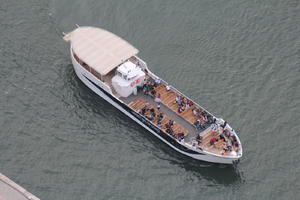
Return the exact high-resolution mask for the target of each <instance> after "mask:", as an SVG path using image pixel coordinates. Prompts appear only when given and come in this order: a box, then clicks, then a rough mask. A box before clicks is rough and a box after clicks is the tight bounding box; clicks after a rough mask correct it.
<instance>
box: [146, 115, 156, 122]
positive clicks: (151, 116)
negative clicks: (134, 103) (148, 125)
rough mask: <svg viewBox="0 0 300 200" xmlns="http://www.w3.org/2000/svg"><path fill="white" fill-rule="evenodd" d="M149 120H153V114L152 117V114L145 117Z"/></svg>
mask: <svg viewBox="0 0 300 200" xmlns="http://www.w3.org/2000/svg"><path fill="white" fill-rule="evenodd" d="M147 118H148V119H149V120H151V121H152V120H154V118H155V114H154V115H153V114H152V113H151V114H150V115H149V116H148V117H147Z"/></svg>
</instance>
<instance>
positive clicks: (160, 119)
mask: <svg viewBox="0 0 300 200" xmlns="http://www.w3.org/2000/svg"><path fill="white" fill-rule="evenodd" d="M163 118H164V115H163V114H162V113H160V114H159V115H158V116H157V119H158V121H162V120H163Z"/></svg>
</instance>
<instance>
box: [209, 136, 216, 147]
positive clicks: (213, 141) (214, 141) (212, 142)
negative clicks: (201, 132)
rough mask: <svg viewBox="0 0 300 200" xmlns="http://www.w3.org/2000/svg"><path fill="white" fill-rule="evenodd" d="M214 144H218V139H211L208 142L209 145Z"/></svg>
mask: <svg viewBox="0 0 300 200" xmlns="http://www.w3.org/2000/svg"><path fill="white" fill-rule="evenodd" d="M216 142H218V139H217V138H215V137H213V138H212V139H211V140H210V145H215V144H216Z"/></svg>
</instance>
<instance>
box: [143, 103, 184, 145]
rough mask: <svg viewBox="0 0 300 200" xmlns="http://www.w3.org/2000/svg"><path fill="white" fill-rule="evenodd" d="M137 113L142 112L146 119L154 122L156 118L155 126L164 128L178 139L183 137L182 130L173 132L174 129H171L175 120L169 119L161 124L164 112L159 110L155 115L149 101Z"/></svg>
mask: <svg viewBox="0 0 300 200" xmlns="http://www.w3.org/2000/svg"><path fill="white" fill-rule="evenodd" d="M158 111H159V110H158ZM139 113H140V114H142V115H143V116H145V117H146V118H147V119H149V120H150V121H152V122H154V121H155V120H156V126H157V127H159V128H164V129H165V131H166V133H168V134H170V135H171V136H173V137H174V138H176V139H178V140H179V141H181V140H182V139H184V133H183V132H178V133H175V131H174V129H173V127H174V124H175V121H173V120H171V119H170V120H169V121H168V122H167V123H165V124H162V121H163V119H164V114H163V113H162V112H160V111H159V113H158V114H157V115H156V113H155V109H154V108H151V107H150V104H149V103H146V105H145V106H144V107H143V108H141V110H140V111H139Z"/></svg>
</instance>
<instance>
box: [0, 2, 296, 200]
mask: <svg viewBox="0 0 300 200" xmlns="http://www.w3.org/2000/svg"><path fill="white" fill-rule="evenodd" d="M0 19H1V20H0V58H1V60H0V65H1V71H0V80H1V84H0V90H1V96H0V110H1V117H0V124H1V132H0V137H1V139H0V149H1V156H0V164H1V165H0V166H1V167H0V171H1V172H2V173H4V174H6V175H7V176H9V177H10V178H12V179H13V180H15V181H16V182H18V183H19V184H21V185H22V186H24V187H25V188H27V189H28V190H29V191H31V192H32V193H34V194H36V195H37V196H38V197H40V198H41V199H45V200H52V199H59V200H62V199H68V200H69V199H72V200H77V199H78V200H81V199H87V200H90V199H91V200H92V199H181V200H182V199H213V200H215V199H222V200H223V199H251V200H252V199H273V200H277V199H295V200H296V199H297V200H298V199H300V194H299V190H300V181H299V180H300V147H299V145H300V137H299V130H300V125H299V121H300V120H299V119H300V100H299V99H300V1H299V0H282V1H279V0H264V1H249V0H223V1H222V0H218V1H217V0H194V1H188V0H187V1H181V0H180V1H179V0H176V1H175V0H165V1H159V0H156V1H148V0H147V1H146V0H126V1H125V0H124V1H121V0H120V1H101V0H97V1H96V0H82V1H79V0H52V1H45V0H22V1H21V0H19V1H17V0H1V2H0ZM75 24H79V25H93V26H98V27H102V28H105V29H108V30H110V31H112V32H114V33H116V34H117V35H119V36H122V37H123V38H125V39H126V40H128V41H129V42H130V43H131V44H133V45H134V46H136V47H137V48H138V49H139V50H140V54H139V55H140V57H141V58H143V59H144V60H145V61H146V62H147V63H148V65H149V67H150V68H151V69H152V71H153V72H155V73H156V74H157V75H159V76H161V77H162V78H164V79H165V80H167V81H168V82H170V83H171V84H172V85H174V86H176V87H177V88H178V89H180V90H181V91H182V92H184V93H185V94H187V95H188V96H190V97H192V98H193V99H195V100H196V101H197V102H198V103H199V104H200V105H202V106H204V107H205V108H207V109H208V110H209V111H210V112H212V113H214V114H215V115H217V116H220V117H223V118H224V119H226V120H227V121H228V122H229V123H230V124H231V125H232V126H233V127H234V128H235V129H236V130H237V132H238V133H239V135H240V139H241V140H242V142H243V147H244V157H243V158H242V159H241V162H240V164H239V165H238V166H237V168H233V167H230V166H224V165H216V164H209V163H205V162H198V161H193V160H191V159H188V158H186V157H184V156H182V155H179V154H178V153H176V152H174V151H173V150H171V149H170V148H169V147H167V146H166V145H165V144H163V143H162V142H160V141H159V140H158V139H156V138H154V137H153V136H151V135H150V134H149V133H148V132H147V131H146V130H144V129H143V128H142V127H140V126H138V125H137V124H136V123H135V122H133V121H132V120H130V119H129V118H127V117H126V116H125V115H124V114H122V113H120V112H119V111H118V110H116V109H115V108H114V107H112V106H110V105H109V104H108V103H106V102H105V101H104V100H102V99H100V98H98V97H97V96H96V95H95V94H94V93H92V92H91V91H90V90H89V89H87V88H86V87H85V86H84V85H83V84H82V83H81V82H80V81H79V80H78V79H77V78H76V77H75V73H74V72H73V69H72V65H71V61H70V56H69V49H68V48H69V45H68V44H67V43H65V42H64V41H63V40H62V38H61V36H62V34H61V33H62V32H63V31H64V32H68V31H70V30H72V29H73V28H74V27H75Z"/></svg>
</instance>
